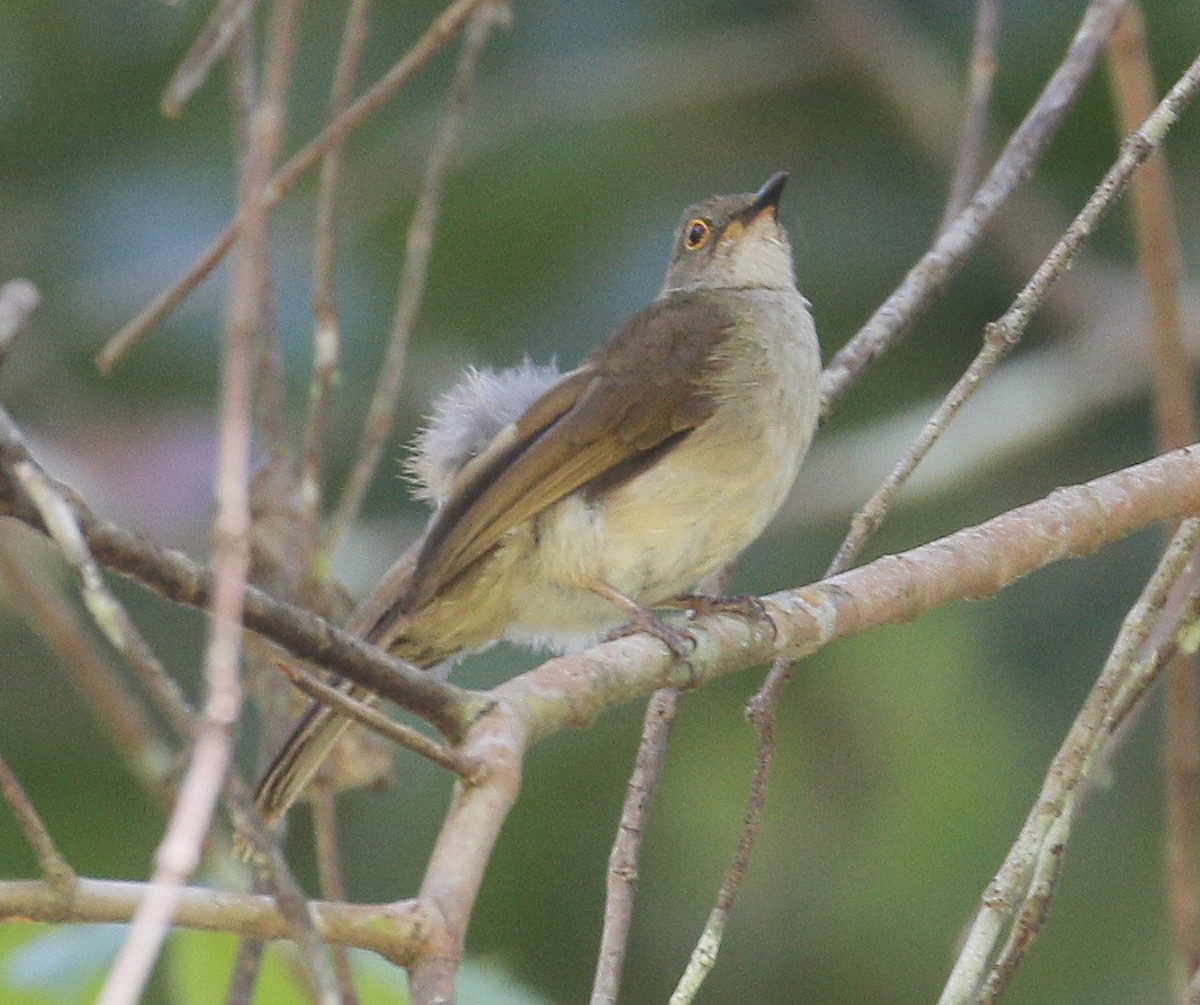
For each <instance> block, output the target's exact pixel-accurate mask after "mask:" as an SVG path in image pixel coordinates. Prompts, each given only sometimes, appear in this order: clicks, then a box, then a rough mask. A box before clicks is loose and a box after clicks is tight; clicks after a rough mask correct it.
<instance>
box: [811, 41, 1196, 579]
mask: <svg viewBox="0 0 1200 1005" xmlns="http://www.w3.org/2000/svg"><path fill="white" fill-rule="evenodd" d="M1197 88H1200V58H1198V59H1197V60H1196V61H1195V62H1193V63H1192V65H1191V66H1190V67H1188V69H1187V71H1186V72H1185V73H1184V74H1183V76H1182V77H1180V78H1179V80H1178V81H1176V83H1175V85H1174V86H1173V87H1172V88H1171V90H1170V91H1169V92H1168V94H1167V96H1166V97H1165V98H1163V100H1162V101H1161V102H1160V103H1159V105H1158V106H1157V107H1156V108H1155V110H1154V112H1153V113H1152V114H1151V115H1150V116H1149V117H1148V118H1147V119H1146V121H1145V122H1144V123H1142V125H1141V127H1140V128H1139V129H1137V130H1136V131H1134V132H1133V133H1130V134H1129V135H1128V136H1127V137H1126V138H1125V139H1124V141H1122V143H1121V150H1120V153H1119V154H1118V156H1117V159H1116V161H1115V162H1114V163H1113V165H1112V167H1111V168H1109V170H1108V171H1107V172H1106V174H1105V176H1104V178H1103V179H1102V180H1101V182H1100V184H1099V185H1097V186H1096V189H1095V191H1094V192H1093V193H1092V195H1091V197H1090V198H1089V199H1088V201H1087V203H1086V204H1085V205H1084V207H1083V209H1081V210H1080V211H1079V213H1078V214H1077V215H1076V217H1075V219H1074V220H1073V221H1071V225H1070V226H1069V227H1068V228H1067V230H1066V232H1065V233H1064V234H1063V236H1062V237H1061V238H1060V239H1059V241H1058V243H1057V244H1055V246H1054V247H1053V248H1052V249H1051V250H1050V252H1049V254H1047V255H1046V257H1045V258H1044V259H1043V260H1042V264H1041V265H1040V266H1038V269H1037V271H1036V272H1035V273H1034V274H1033V276H1032V277H1030V279H1029V282H1028V283H1026V284H1025V287H1024V289H1022V290H1021V292H1020V293H1019V294H1018V295H1017V298H1016V299H1015V300H1014V301H1013V303H1012V306H1010V307H1009V309H1008V310H1007V311H1005V312H1004V314H1003V315H1001V317H999V318H998V319H997V320H995V321H993V322H992V323H991V324H989V325H988V326H987V328H986V329H985V331H984V343H983V348H982V349H980V351H979V353H978V355H976V357H975V359H974V360H972V362H971V365H970V366H969V367H967V370H966V372H965V373H964V374H963V375H962V376H961V377H960V378H959V379H958V381H957V382H956V383H955V385H954V387H953V388H951V390H950V392H949V394H947V395H946V397H945V399H944V400H943V401H942V403H941V404H940V405H939V406H938V408H937V410H936V411H935V412H934V414H933V415H932V416H931V417H930V419H929V421H928V422H927V423H926V424H925V426H924V428H923V429H922V430H921V433H920V435H919V436H918V437H917V439H916V441H915V443H914V444H913V446H912V448H911V449H910V450H909V452H908V453H907V454H906V455H905V456H904V457H903V458H901V459H900V461H899V462H898V463H897V464H896V466H895V467H894V468H893V469H892V471H891V473H890V474H889V475H888V477H887V478H886V479H885V480H884V482H883V484H882V485H881V486H880V487H879V489H878V490H877V491H876V492H875V494H874V495H873V496H872V497H871V498H870V499H869V500H868V501H867V502H866V503H865V504H864V505H863V506H862V508H861V509H860V510H859V511H858V512H857V513H855V515H854V518H853V520H852V523H851V529H850V532H849V533H848V534H847V535H846V538H845V540H844V541H843V542H842V544H841V547H839V548H838V552H837V555H836V556H835V557H834V560H833V563H832V564H831V565H830V568H829V571H828V572H827V573H826V575H833V574H835V573H837V572H840V571H841V570H843V569H846V568H848V567H849V565H850V563H851V562H852V561H853V559H854V557H855V556H856V555H857V554H858V552H859V550H860V549H861V548H862V546H863V544H864V543H865V542H866V540H867V538H868V537H870V535H871V534H872V533H874V531H875V529H876V528H877V527H878V526H879V524H880V523H881V522H882V521H883V519H884V517H885V516H886V515H887V510H888V506H889V505H890V503H891V501H892V500H893V499H894V498H895V496H896V493H897V492H898V491H899V490H900V488H901V487H902V486H903V485H904V483H905V482H906V481H907V480H908V477H909V476H910V475H911V474H912V473H913V471H914V470H916V467H917V465H918V464H920V462H921V461H922V459H924V457H925V455H926V454H928V453H929V451H930V449H932V447H933V445H934V444H935V443H936V442H937V441H938V440H939V439H940V438H941V436H942V434H943V433H944V432H945V430H946V427H947V426H948V425H949V423H950V422H951V421H952V420H953V418H954V416H955V415H956V414H957V413H958V411H959V409H961V408H962V406H963V405H965V404H966V403H967V401H968V400H970V398H971V396H972V395H973V394H974V393H975V391H977V390H978V388H979V385H980V384H981V382H982V381H983V379H984V378H985V377H986V376H987V375H988V374H989V373H991V371H992V370H993V369H994V368H995V367H996V365H997V364H998V363H999V362H1000V360H1001V359H1003V358H1004V357H1005V356H1006V355H1008V353H1010V352H1011V351H1012V350H1013V349H1014V348H1015V347H1016V345H1017V344H1018V343H1019V342H1020V340H1021V337H1022V336H1023V335H1024V332H1025V328H1026V327H1027V326H1028V324H1029V321H1030V319H1031V318H1032V316H1033V314H1034V313H1035V312H1036V311H1037V309H1038V307H1040V306H1041V304H1042V301H1043V300H1044V299H1045V297H1046V294H1047V293H1048V292H1049V291H1050V289H1051V288H1052V287H1053V286H1054V284H1055V283H1056V282H1057V281H1058V279H1059V277H1060V276H1061V275H1062V274H1063V273H1064V272H1065V271H1066V270H1067V269H1069V268H1070V266H1071V263H1072V261H1073V260H1074V258H1075V256H1076V255H1077V254H1078V253H1079V249H1080V248H1081V247H1082V246H1083V244H1084V242H1085V241H1086V240H1087V238H1088V237H1089V236H1090V235H1091V233H1092V232H1093V231H1094V230H1095V228H1096V226H1097V224H1099V222H1100V221H1101V220H1102V219H1103V218H1104V216H1105V214H1106V213H1107V212H1108V210H1109V209H1110V208H1111V207H1112V205H1113V203H1115V202H1116V200H1117V199H1118V198H1119V197H1120V196H1121V194H1122V193H1123V192H1124V191H1125V189H1126V188H1127V187H1128V185H1129V182H1130V179H1132V177H1133V174H1134V172H1135V171H1136V170H1137V169H1138V167H1139V166H1140V165H1141V164H1142V163H1144V162H1145V160H1146V159H1147V158H1148V157H1149V156H1150V154H1151V153H1153V152H1154V150H1155V149H1157V148H1158V146H1159V145H1160V144H1161V143H1162V141H1163V139H1164V138H1165V137H1166V134H1167V133H1168V132H1169V131H1170V129H1171V127H1172V126H1173V125H1174V124H1175V122H1176V121H1177V120H1178V118H1179V114H1180V112H1182V110H1183V108H1184V107H1185V106H1186V105H1187V103H1188V102H1189V101H1190V100H1191V99H1192V98H1193V97H1194V96H1195V93H1196V90H1197Z"/></svg>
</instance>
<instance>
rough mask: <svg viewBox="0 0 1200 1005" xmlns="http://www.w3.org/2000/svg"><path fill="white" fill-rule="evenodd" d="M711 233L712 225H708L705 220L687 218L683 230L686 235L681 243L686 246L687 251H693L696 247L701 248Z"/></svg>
mask: <svg viewBox="0 0 1200 1005" xmlns="http://www.w3.org/2000/svg"><path fill="white" fill-rule="evenodd" d="M711 233H712V227H711V226H709V224H708V221H706V220H689V221H688V225H687V228H686V229H685V230H684V234H685V235H686V236H685V237H684V239H683V243H684V244H685V245H686V246H687V249H688V251H695V250H696V249H697V248H703V247H704V245H705V242H707V241H708V235H709V234H711Z"/></svg>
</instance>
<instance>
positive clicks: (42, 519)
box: [0, 409, 194, 737]
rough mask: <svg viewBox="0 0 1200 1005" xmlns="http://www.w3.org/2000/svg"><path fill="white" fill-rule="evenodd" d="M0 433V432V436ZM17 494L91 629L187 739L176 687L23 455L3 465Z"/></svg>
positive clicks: (63, 503)
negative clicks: (68, 574)
mask: <svg viewBox="0 0 1200 1005" xmlns="http://www.w3.org/2000/svg"><path fill="white" fill-rule="evenodd" d="M5 425H7V426H8V427H9V428H8V430H5V432H10V431H11V432H15V430H12V428H11V423H10V421H9V420H8V416H7V414H4V413H3V410H2V409H0V427H3V426H5ZM0 435H2V434H0ZM9 470H10V471H11V472H12V474H13V476H14V477H15V479H16V481H17V483H18V484H19V485H20V487H21V490H22V491H23V492H24V494H25V496H26V498H28V499H29V500H30V501H31V502H32V504H33V507H34V509H33V512H34V513H36V514H37V518H38V521H39V529H41V528H44V529H45V531H46V533H47V534H49V535H50V537H52V538H53V539H54V543H55V544H56V545H57V546H58V548H59V550H60V551H61V552H62V555H63V558H65V559H66V561H67V564H68V565H69V566H70V568H71V571H72V573H74V575H75V579H76V581H77V582H78V584H79V591H80V594H81V596H82V598H83V603H84V606H85V607H86V608H87V610H88V613H89V614H91V616H92V618H93V620H94V621H95V622H96V625H97V627H98V628H99V629H100V631H101V632H102V633H103V634H104V636H105V638H107V639H108V641H109V642H110V643H111V644H112V646H113V648H115V649H116V650H117V651H118V652H121V653H123V654H124V655H125V657H126V658H127V659H128V660H129V662H130V664H131V665H132V666H133V668H134V670H135V671H136V672H137V674H138V676H139V678H140V679H141V681H142V683H143V685H144V686H145V687H146V688H147V690H148V691H149V692H150V693H151V694H152V695H153V696H154V698H155V700H156V701H157V703H158V707H159V708H160V710H161V711H162V712H163V713H164V714H166V715H167V716H168V717H169V719H170V721H171V725H172V726H174V727H175V729H176V730H177V731H178V732H179V734H180V735H181V736H184V737H191V736H192V735H193V725H194V724H193V721H192V710H191V708H190V707H189V706H188V703H187V700H186V699H185V698H184V697H183V692H182V691H181V690H180V688H179V685H178V684H176V683H175V681H174V680H173V679H172V678H171V677H169V676H168V675H167V673H166V671H165V670H164V669H163V666H162V664H161V663H160V662H159V660H158V657H157V656H155V655H154V651H153V650H152V649H151V648H150V646H149V644H148V643H147V642H146V640H145V639H144V638H143V637H142V635H141V633H140V632H139V631H138V629H137V626H136V625H135V624H134V623H133V619H132V618H130V617H129V614H128V613H127V612H126V610H125V608H124V607H123V606H122V605H121V604H120V602H119V601H118V600H117V599H116V597H114V596H113V595H112V593H111V592H109V590H108V587H107V586H106V585H105V583H104V576H103V575H102V574H101V572H100V567H99V566H98V565H97V564H96V560H95V558H94V557H93V555H92V554H91V553H90V552H89V549H88V545H87V542H86V539H85V535H84V533H83V531H82V528H81V527H80V526H79V524H78V522H77V518H76V513H75V511H74V510H73V509H72V507H71V505H70V503H69V502H68V501H67V499H66V498H65V497H64V496H63V495H62V494H61V493H60V492H59V491H58V488H57V486H56V485H55V484H54V483H53V482H52V481H51V479H50V478H49V477H47V475H46V474H45V473H44V472H43V471H42V470H41V469H40V468H38V467H37V466H36V465H35V464H34V463H33V461H32V460H31V459H29V457H28V455H26V456H25V457H24V458H18V459H16V460H15V463H12V464H11V466H10V467H9Z"/></svg>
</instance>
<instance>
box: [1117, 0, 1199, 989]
mask: <svg viewBox="0 0 1200 1005" xmlns="http://www.w3.org/2000/svg"><path fill="white" fill-rule="evenodd" d="M1108 56H1109V60H1108V65H1109V75H1110V78H1111V81H1112V89H1113V97H1114V101H1115V104H1116V107H1117V117H1118V122H1119V128H1120V129H1121V131H1122V132H1129V131H1131V130H1132V129H1134V128H1135V127H1136V126H1137V124H1138V122H1140V121H1141V120H1142V119H1144V118H1145V117H1146V116H1147V115H1148V114H1149V113H1150V109H1151V108H1152V107H1153V105H1154V94H1155V92H1154V81H1153V77H1152V74H1151V69H1150V58H1149V55H1148V53H1147V52H1146V39H1145V27H1144V19H1143V17H1142V12H1141V8H1140V6H1139V5H1138V4H1136V3H1131V4H1130V5H1129V7H1128V8H1127V9H1126V11H1125V13H1124V14H1123V15H1122V16H1121V19H1120V20H1119V21H1118V22H1117V28H1116V30H1115V31H1114V32H1113V35H1112V38H1111V39H1110V40H1109V46H1108ZM1131 203H1132V214H1131V222H1132V225H1133V233H1134V239H1135V241H1136V244H1137V254H1138V264H1139V266H1140V268H1141V274H1142V282H1143V284H1144V286H1145V289H1146V297H1147V302H1148V306H1149V310H1150V332H1149V336H1150V345H1151V349H1152V353H1151V360H1152V374H1153V377H1154V398H1153V401H1154V415H1155V421H1156V425H1157V427H1158V439H1159V443H1160V445H1161V446H1162V448H1163V449H1168V450H1169V449H1172V448H1174V447H1180V446H1183V445H1184V444H1187V443H1191V442H1193V441H1194V440H1195V439H1196V438H1197V429H1196V421H1195V412H1194V407H1193V396H1192V379H1193V374H1194V369H1193V367H1192V365H1191V360H1190V359H1189V358H1188V353H1187V347H1186V345H1185V344H1184V338H1183V323H1182V321H1181V318H1180V303H1179V280H1180V276H1181V275H1182V272H1183V264H1182V254H1181V252H1180V248H1179V237H1178V235H1177V234H1176V232H1175V226H1174V222H1173V221H1174V215H1175V214H1174V211H1173V208H1172V205H1171V190H1170V184H1169V179H1168V176H1167V164H1166V158H1165V156H1164V154H1163V153H1162V152H1161V151H1160V152H1158V153H1156V154H1154V156H1152V157H1151V158H1150V159H1149V160H1148V161H1146V164H1145V165H1144V166H1143V168H1142V170H1141V171H1140V172H1139V173H1138V175H1137V176H1136V177H1135V178H1134V180H1133V190H1132V193H1131ZM1198 706H1200V688H1198V687H1197V681H1196V663H1195V659H1194V657H1190V656H1187V655H1180V656H1177V657H1176V658H1175V659H1174V660H1172V661H1171V663H1170V665H1169V666H1168V667H1167V701H1166V710H1165V712H1166V718H1165V721H1164V723H1163V774H1164V782H1165V786H1164V788H1165V793H1164V795H1165V801H1166V832H1167V833H1166V841H1165V847H1164V858H1165V868H1166V876H1167V881H1166V888H1165V894H1166V898H1167V904H1168V914H1169V918H1170V922H1171V938H1172V942H1173V945H1174V955H1175V963H1176V966H1175V970H1176V972H1177V974H1178V975H1179V977H1180V978H1182V980H1181V981H1180V982H1179V984H1180V985H1181V984H1182V982H1183V981H1185V980H1186V979H1187V976H1186V975H1188V974H1191V973H1192V972H1194V971H1195V970H1196V969H1197V967H1200V868H1198V866H1197V861H1196V853H1197V850H1198V849H1200V825H1198V823H1197V820H1196V806H1197V804H1198V803H1200V716H1198V713H1197V708H1198ZM1181 990H1182V988H1181V987H1178V986H1177V987H1176V991H1177V992H1178V991H1181Z"/></svg>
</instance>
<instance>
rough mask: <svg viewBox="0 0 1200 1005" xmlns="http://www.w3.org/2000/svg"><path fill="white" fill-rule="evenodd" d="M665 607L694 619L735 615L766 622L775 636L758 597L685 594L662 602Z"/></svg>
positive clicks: (773, 625) (769, 619)
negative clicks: (718, 615)
mask: <svg viewBox="0 0 1200 1005" xmlns="http://www.w3.org/2000/svg"><path fill="white" fill-rule="evenodd" d="M661 606H663V607H673V608H676V609H678V610H683V611H687V612H688V613H689V614H691V615H692V616H693V617H700V616H703V615H707V614H735V615H737V616H738V617H741V618H745V619H746V620H747V621H755V622H766V623H767V624H768V625H770V626H771V633H772V635H774V634H775V631H776V629H775V622H774V621H772V620H771V618H770V617H769V616H768V614H767V608H766V607H765V606H764V604H763V602H762V601H761V600H759V599H758V597H752V596H750V595H749V594H745V593H743V594H739V595H737V596H735V597H713V596H710V595H709V594H706V593H683V594H680V595H679V596H677V597H671V599H670V600H664V601H663V602H662V605H661Z"/></svg>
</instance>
